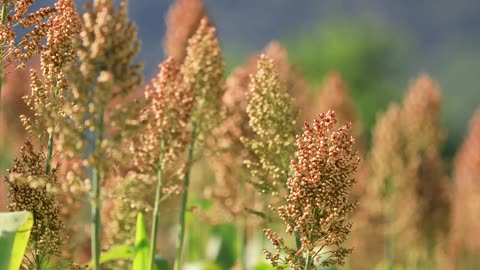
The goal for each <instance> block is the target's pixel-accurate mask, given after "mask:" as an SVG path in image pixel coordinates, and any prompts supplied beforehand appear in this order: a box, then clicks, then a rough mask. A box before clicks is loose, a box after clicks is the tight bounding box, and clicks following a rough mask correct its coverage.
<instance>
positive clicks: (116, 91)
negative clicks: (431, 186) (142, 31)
mask: <svg viewBox="0 0 480 270" xmlns="http://www.w3.org/2000/svg"><path fill="white" fill-rule="evenodd" d="M80 24H81V31H80V35H79V36H78V39H77V40H75V46H76V49H77V55H78V58H79V60H78V61H77V62H76V63H74V64H73V65H71V66H69V68H68V70H67V71H68V77H69V83H70V85H69V88H70V90H69V91H68V93H66V99H68V101H69V102H65V104H64V113H65V114H67V115H69V119H68V121H64V122H63V123H62V124H63V126H62V132H60V134H59V136H60V137H59V140H58V147H59V150H61V151H63V153H62V154H63V155H64V156H66V157H67V158H72V157H75V156H83V155H84V154H85V153H86V152H89V151H87V149H90V150H91V147H93V146H92V144H93V142H92V140H94V138H93V137H94V136H93V135H92V132H99V131H100V130H102V132H103V133H105V136H104V138H109V139H108V140H107V139H102V142H101V143H100V145H99V147H95V152H94V153H91V155H89V157H88V158H86V160H85V163H84V164H83V165H84V166H91V165H92V164H95V163H96V162H97V161H98V160H99V159H100V158H101V156H102V155H103V154H105V153H106V152H107V150H108V151H110V150H112V151H113V150H114V148H113V147H112V144H114V143H117V142H118V141H120V140H121V138H123V136H127V134H124V133H126V132H130V133H132V132H133V131H134V130H135V128H136V127H137V126H138V121H136V120H133V119H130V118H131V117H132V116H133V115H136V114H137V113H138V104H135V103H132V102H129V103H128V104H126V103H127V101H125V100H126V99H127V98H129V96H131V95H132V94H133V93H134V92H135V91H136V90H137V89H138V88H139V87H140V85H141V83H142V81H143V76H142V74H141V69H142V64H141V63H133V60H134V58H135V56H136V54H137V53H138V51H139V46H140V43H139V41H138V39H137V36H136V27H135V24H134V23H133V22H131V21H130V20H129V18H128V14H127V1H126V0H122V1H121V2H120V6H119V8H118V9H117V8H115V5H114V1H113V0H95V1H94V2H93V6H91V7H88V8H87V12H86V13H85V14H83V17H82V18H81V20H80ZM112 100H120V101H121V102H118V103H116V104H114V103H113V102H112ZM116 131H118V132H116ZM122 132H123V133H122ZM118 133H120V134H118ZM115 149H119V148H115ZM122 151H123V150H122ZM117 152H119V151H117ZM110 154H112V155H115V158H119V157H121V156H119V155H121V154H120V153H113V152H112V153H110Z"/></svg>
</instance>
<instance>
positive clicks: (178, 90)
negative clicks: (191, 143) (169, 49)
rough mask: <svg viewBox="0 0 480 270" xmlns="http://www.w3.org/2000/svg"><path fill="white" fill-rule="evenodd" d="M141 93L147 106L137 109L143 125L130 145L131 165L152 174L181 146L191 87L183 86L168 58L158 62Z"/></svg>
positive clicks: (192, 92)
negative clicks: (132, 155) (153, 76)
mask: <svg viewBox="0 0 480 270" xmlns="http://www.w3.org/2000/svg"><path fill="white" fill-rule="evenodd" d="M145 94H146V98H147V102H148V107H146V108H145V109H144V110H143V111H142V112H141V115H140V119H141V120H140V121H142V122H145V124H146V125H145V127H144V130H143V132H141V134H140V135H139V136H138V137H137V138H135V139H134V141H133V142H132V145H131V147H130V148H131V150H132V152H133V154H134V155H135V158H134V162H135V165H136V166H138V167H139V168H142V170H145V171H148V172H153V173H154V174H155V173H156V171H157V170H158V168H159V167H160V166H161V167H162V168H163V169H167V167H168V165H169V164H172V163H173V162H174V161H175V159H176V156H177V155H178V154H179V153H182V152H183V151H184V149H185V146H186V144H187V142H188V140H189V132H188V123H189V121H190V117H191V114H192V109H193V107H194V105H195V89H193V88H189V87H183V85H182V77H181V74H180V68H179V66H178V65H177V64H175V62H174V60H173V59H172V58H169V59H168V60H166V61H165V62H164V63H162V64H161V65H160V73H159V74H158V75H157V77H156V78H154V79H153V80H152V82H151V84H150V85H149V86H147V88H146V90H145ZM161 156H162V160H159V158H160V157H161ZM159 162H161V164H159Z"/></svg>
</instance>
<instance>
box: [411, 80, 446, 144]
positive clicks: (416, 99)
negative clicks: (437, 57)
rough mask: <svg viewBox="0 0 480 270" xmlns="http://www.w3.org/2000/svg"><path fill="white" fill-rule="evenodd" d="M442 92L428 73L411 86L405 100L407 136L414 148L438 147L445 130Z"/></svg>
mask: <svg viewBox="0 0 480 270" xmlns="http://www.w3.org/2000/svg"><path fill="white" fill-rule="evenodd" d="M440 106H441V93H440V88H439V87H438V85H437V84H436V83H435V82H434V81H433V80H432V78H431V77H430V76H428V75H427V74H422V75H421V76H420V77H419V78H418V79H417V80H415V81H414V83H413V84H412V85H411V86H410V88H409V90H408V92H407V94H406V95H405V97H404V101H403V111H404V113H403V114H404V116H403V117H404V118H405V120H403V121H405V122H407V123H408V125H406V126H405V127H406V130H405V132H406V134H407V135H406V136H408V137H409V138H410V139H411V144H412V148H420V149H421V150H420V151H426V150H427V149H431V148H438V146H439V144H441V143H442V141H443V138H444V137H445V136H444V132H443V131H442V130H441V128H440V127H441V124H440Z"/></svg>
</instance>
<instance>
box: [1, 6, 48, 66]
mask: <svg viewBox="0 0 480 270" xmlns="http://www.w3.org/2000/svg"><path fill="white" fill-rule="evenodd" d="M34 2H35V1H34V0H15V1H8V0H2V8H4V9H5V15H6V17H4V18H3V21H2V22H1V23H0V39H1V40H2V45H4V46H6V47H5V48H4V49H3V50H2V55H1V57H2V61H4V60H7V62H8V63H12V62H14V61H19V63H20V65H19V67H22V66H23V62H24V61H26V60H28V59H30V58H31V57H32V56H33V55H35V54H38V53H40V52H42V49H44V48H45V47H44V46H43V45H42V43H43V41H44V40H45V38H46V36H47V32H48V31H49V27H50V26H51V25H50V23H49V18H50V16H52V15H53V14H54V13H55V12H56V9H55V8H54V7H44V8H40V9H38V10H37V11H35V12H31V13H29V12H28V9H29V8H30V7H31V6H32V5H33V4H34ZM2 17H3V15H2ZM20 27H21V28H23V29H29V28H31V30H30V31H27V33H26V34H25V35H24V36H23V37H21V38H19V37H17V32H19V31H18V28H20Z"/></svg>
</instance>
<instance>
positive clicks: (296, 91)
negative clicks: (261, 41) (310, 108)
mask: <svg viewBox="0 0 480 270" xmlns="http://www.w3.org/2000/svg"><path fill="white" fill-rule="evenodd" d="M263 51H264V54H265V55H266V56H267V57H268V58H270V59H272V60H273V65H274V66H275V71H276V72H277V73H278V76H279V77H280V79H281V80H282V81H283V82H284V83H285V87H286V88H287V92H288V93H289V94H290V95H291V96H292V97H293V98H294V100H295V102H296V103H295V104H296V105H297V107H298V108H303V107H304V106H305V105H307V103H308V99H309V96H310V92H311V89H310V87H309V86H308V82H307V81H306V80H305V79H304V77H303V75H302V74H301V72H300V71H299V70H298V69H297V68H296V67H295V66H294V65H293V64H291V63H290V62H289V60H288V51H287V49H286V48H285V47H284V46H283V44H281V43H280V42H279V41H276V40H274V41H271V42H270V43H268V44H267V46H265V48H264V49H263ZM302 113H303V112H302Z"/></svg>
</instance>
